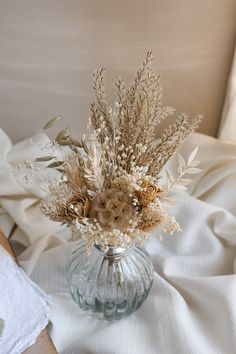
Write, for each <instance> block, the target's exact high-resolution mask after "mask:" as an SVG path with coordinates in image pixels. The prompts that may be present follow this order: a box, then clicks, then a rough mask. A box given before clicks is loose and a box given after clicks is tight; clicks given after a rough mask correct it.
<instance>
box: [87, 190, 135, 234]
mask: <svg viewBox="0 0 236 354" xmlns="http://www.w3.org/2000/svg"><path fill="white" fill-rule="evenodd" d="M89 216H90V218H92V219H96V220H97V221H98V222H99V223H100V224H101V225H102V226H103V227H105V228H106V229H110V228H117V229H121V230H124V229H127V228H130V227H131V224H130V221H131V222H133V221H134V220H135V218H136V211H135V208H134V206H133V204H132V200H131V199H130V198H129V197H128V196H127V194H125V193H124V192H122V191H120V190H117V189H105V190H104V191H102V192H101V193H100V194H98V195H97V196H96V197H95V198H94V199H93V201H92V205H91V211H90V214H89Z"/></svg>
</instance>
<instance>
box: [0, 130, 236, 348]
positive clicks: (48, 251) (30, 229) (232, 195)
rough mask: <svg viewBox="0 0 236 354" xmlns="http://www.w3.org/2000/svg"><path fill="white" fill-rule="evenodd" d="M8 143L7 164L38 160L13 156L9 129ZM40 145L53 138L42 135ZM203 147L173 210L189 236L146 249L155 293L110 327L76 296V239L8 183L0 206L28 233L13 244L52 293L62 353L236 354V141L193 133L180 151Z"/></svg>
mask: <svg viewBox="0 0 236 354" xmlns="http://www.w3.org/2000/svg"><path fill="white" fill-rule="evenodd" d="M0 139H1V146H3V147H4V149H1V152H4V153H2V156H1V158H0V160H1V159H2V164H4V165H5V166H7V164H8V162H11V163H14V164H16V162H17V160H18V159H20V158H21V157H22V158H25V156H26V154H27V155H28V156H31V157H32V156H33V155H34V154H37V151H36V150H37V149H35V151H33V146H30V143H27V142H24V143H22V144H21V145H18V146H15V147H14V149H13V150H12V149H11V146H10V142H9V140H8V138H7V137H6V136H5V135H4V133H3V132H2V133H1V138H0ZM35 139H36V138H34V140H35ZM36 140H37V141H38V142H39V141H42V142H44V143H45V142H46V141H47V139H46V137H45V136H42V135H41V136H38V137H37V139H36ZM197 144H199V145H200V148H199V158H200V159H201V161H202V164H201V167H202V169H203V172H202V173H201V174H200V175H197V176H195V181H194V183H193V184H192V186H191V188H190V193H189V194H188V193H186V192H178V197H179V205H178V207H177V208H176V210H174V211H173V214H175V215H176V217H177V218H178V220H179V221H180V223H181V225H182V228H183V232H182V233H179V234H176V235H175V236H165V237H164V239H163V241H162V242H161V241H159V239H158V238H157V237H156V238H155V237H153V238H152V239H151V240H150V241H149V242H148V243H147V249H148V251H149V252H150V254H151V256H152V260H153V264H154V268H155V277H154V284H153V287H152V289H151V292H150V295H149V297H148V299H147V301H146V302H145V303H144V305H143V306H142V307H141V308H140V310H138V311H137V312H135V313H134V314H132V315H131V316H130V317H128V318H127V319H124V320H121V321H117V322H112V323H111V322H105V321H99V320H96V319H94V318H92V317H89V316H87V315H86V314H84V313H83V312H82V311H81V310H80V309H79V308H78V307H77V305H76V304H75V303H74V302H73V300H72V299H71V298H70V295H69V293H68V288H67V283H66V261H67V257H68V255H69V253H70V249H71V247H72V243H70V242H67V241H66V240H65V239H64V238H63V237H62V236H60V235H59V232H58V231H59V228H58V225H56V224H53V223H51V222H48V221H47V220H46V219H45V218H43V217H42V216H40V214H39V210H38V206H37V203H36V202H37V198H38V197H37V193H36V191H35V190H31V189H30V188H31V187H30V186H25V187H24V186H23V185H21V186H19V184H18V182H17V179H16V178H11V179H10V178H7V177H4V176H2V177H0V196H1V197H0V204H1V205H2V207H3V208H4V210H6V211H7V212H8V213H9V214H10V215H11V217H12V218H13V219H14V220H15V221H16V222H17V224H18V225H19V226H20V227H21V229H22V230H23V233H21V234H17V233H16V236H14V237H13V240H14V241H18V242H21V243H23V244H24V245H25V246H27V249H26V251H25V252H23V253H22V254H21V256H20V257H19V260H20V263H21V265H22V266H23V268H24V269H25V271H26V272H27V273H28V274H31V278H32V279H33V280H34V281H35V282H36V283H37V284H38V285H39V286H40V287H41V288H42V289H43V290H44V291H46V292H47V293H49V294H50V295H51V296H52V306H51V314H50V320H51V322H52V326H51V327H50V334H51V336H52V339H53V341H54V343H55V345H56V348H57V350H58V351H59V353H60V354H78V353H80V354H88V353H92V354H127V353H129V354H157V353H158V354H159V353H160V354H176V353H181V354H217V353H219V354H222V353H224V354H234V353H235V348H236V306H235V299H236V275H235V272H236V258H235V254H236V189H235V181H236V144H229V143H224V142H221V141H218V140H216V139H214V138H210V137H208V136H204V135H200V134H195V135H194V136H193V137H192V138H191V139H189V141H188V142H186V144H185V145H184V147H183V149H182V154H183V155H184V156H187V155H188V154H189V153H190V151H191V150H192V149H193V147H194V146H196V145H197ZM38 153H39V152H38ZM40 154H41V152H40ZM7 161H8V162H7ZM173 164H174V162H173ZM1 220H2V221H1ZM0 221H1V222H2V224H3V226H4V222H3V219H1V218H0ZM8 222H9V220H7V223H8ZM0 227H1V226H0ZM4 227H5V228H7V227H6V226H4ZM60 233H61V231H60Z"/></svg>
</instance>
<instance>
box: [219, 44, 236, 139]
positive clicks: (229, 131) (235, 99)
mask: <svg viewBox="0 0 236 354" xmlns="http://www.w3.org/2000/svg"><path fill="white" fill-rule="evenodd" d="M219 138H220V139H221V140H229V141H234V142H236V50H235V54H234V59H233V63H232V69H231V73H230V77H229V82H228V88H227V93H226V98H225V103H224V109H223V113H222V118H221V124H220V129H219Z"/></svg>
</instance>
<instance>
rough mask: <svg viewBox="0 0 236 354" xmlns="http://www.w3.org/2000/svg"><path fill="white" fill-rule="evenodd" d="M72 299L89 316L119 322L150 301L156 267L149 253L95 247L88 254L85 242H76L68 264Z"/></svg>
mask: <svg viewBox="0 0 236 354" xmlns="http://www.w3.org/2000/svg"><path fill="white" fill-rule="evenodd" d="M67 273H68V283H69V289H70V293H71V296H72V298H73V299H74V300H75V302H76V303H77V304H78V305H79V306H80V308H81V309H82V310H84V311H86V312H87V313H88V314H91V315H94V316H95V317H97V318H99V319H105V320H116V319H121V318H124V317H126V316H128V315H130V314H131V313H132V312H134V311H136V310H137V309H138V308H139V307H140V306H141V305H142V304H143V302H144V301H145V299H146V298H147V296H148V294H149V291H150V288H151V286H152V282H153V266H152V263H151V261H150V257H149V254H148V253H147V251H146V250H145V249H144V248H143V247H142V246H138V245H134V246H133V247H132V248H130V249H127V250H125V249H123V248H112V247H111V248H109V250H108V251H107V252H102V251H101V249H100V248H99V247H98V246H94V247H93V249H92V251H91V253H89V254H88V252H87V248H86V242H85V241H79V242H77V243H76V246H75V248H74V249H73V251H72V253H71V256H70V259H69V261H68V269H67Z"/></svg>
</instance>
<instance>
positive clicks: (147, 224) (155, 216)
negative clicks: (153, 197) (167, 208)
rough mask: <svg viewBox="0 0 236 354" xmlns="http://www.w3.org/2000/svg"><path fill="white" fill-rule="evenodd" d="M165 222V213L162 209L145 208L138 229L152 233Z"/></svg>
mask: <svg viewBox="0 0 236 354" xmlns="http://www.w3.org/2000/svg"><path fill="white" fill-rule="evenodd" d="M164 222H165V212H164V211H163V210H162V209H161V208H158V209H154V208H151V207H147V208H144V209H143V210H142V213H141V219H140V221H139V224H138V229H139V230H141V231H144V232H150V231H152V230H154V229H155V228H156V227H159V226H161V225H162V224H163V223H164Z"/></svg>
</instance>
